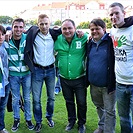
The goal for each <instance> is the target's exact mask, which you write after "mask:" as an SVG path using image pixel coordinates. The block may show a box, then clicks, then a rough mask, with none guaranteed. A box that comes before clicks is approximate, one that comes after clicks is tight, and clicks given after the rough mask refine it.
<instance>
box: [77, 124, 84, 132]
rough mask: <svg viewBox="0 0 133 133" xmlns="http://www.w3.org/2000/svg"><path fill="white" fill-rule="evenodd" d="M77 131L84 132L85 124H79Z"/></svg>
mask: <svg viewBox="0 0 133 133" xmlns="http://www.w3.org/2000/svg"><path fill="white" fill-rule="evenodd" d="M78 131H79V132H78V133H85V125H80V126H79V127H78Z"/></svg>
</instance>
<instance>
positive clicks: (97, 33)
mask: <svg viewBox="0 0 133 133" xmlns="http://www.w3.org/2000/svg"><path fill="white" fill-rule="evenodd" d="M89 28H90V32H91V37H92V38H93V39H94V41H96V42H97V41H99V40H100V39H101V38H102V37H103V35H104V34H105V30H106V28H102V27H101V26H98V25H95V24H94V23H91V24H90V26H89Z"/></svg>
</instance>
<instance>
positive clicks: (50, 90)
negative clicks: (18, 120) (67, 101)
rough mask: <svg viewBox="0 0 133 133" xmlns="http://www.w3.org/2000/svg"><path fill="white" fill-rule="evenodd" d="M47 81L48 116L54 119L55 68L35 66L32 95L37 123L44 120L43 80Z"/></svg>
mask: <svg viewBox="0 0 133 133" xmlns="http://www.w3.org/2000/svg"><path fill="white" fill-rule="evenodd" d="M44 81H45V85H46V93H47V106H46V118H47V119H52V116H53V112H54V100H55V95H54V88H55V68H54V67H53V68H48V69H42V68H39V67H35V71H34V73H33V74H32V95H33V114H34V118H35V121H36V123H41V121H42V106H41V95H42V87H43V82H44Z"/></svg>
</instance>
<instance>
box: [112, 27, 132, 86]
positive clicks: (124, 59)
mask: <svg viewBox="0 0 133 133" xmlns="http://www.w3.org/2000/svg"><path fill="white" fill-rule="evenodd" d="M110 34H111V37H112V39H113V43H114V51H115V73H116V81H117V82H118V83H121V84H126V85H133V26H130V27H128V28H114V27H113V28H112V29H111V31H110Z"/></svg>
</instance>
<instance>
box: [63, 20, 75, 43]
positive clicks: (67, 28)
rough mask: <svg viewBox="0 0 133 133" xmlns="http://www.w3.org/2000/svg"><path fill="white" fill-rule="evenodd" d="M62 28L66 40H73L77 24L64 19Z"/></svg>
mask: <svg viewBox="0 0 133 133" xmlns="http://www.w3.org/2000/svg"><path fill="white" fill-rule="evenodd" d="M61 30H62V34H63V35H64V36H65V38H66V40H67V41H68V42H71V40H72V38H73V36H74V34H75V31H76V28H75V25H74V24H73V23H72V22H71V21H69V20H67V21H64V22H63V23H62V26H61Z"/></svg>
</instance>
